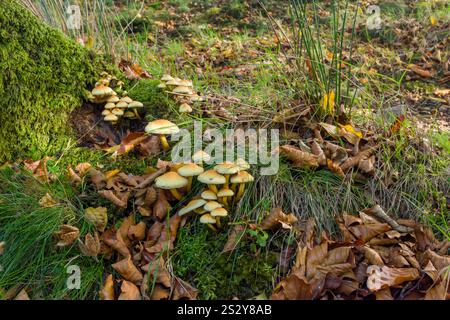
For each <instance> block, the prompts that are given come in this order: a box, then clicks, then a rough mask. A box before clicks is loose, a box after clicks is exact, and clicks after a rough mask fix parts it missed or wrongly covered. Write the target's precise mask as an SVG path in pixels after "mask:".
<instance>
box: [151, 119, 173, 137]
mask: <svg viewBox="0 0 450 320" xmlns="http://www.w3.org/2000/svg"><path fill="white" fill-rule="evenodd" d="M145 132H147V133H151V134H174V133H178V132H180V128H178V126H177V125H176V124H175V123H172V122H170V121H169V120H164V119H159V120H155V121H152V122H149V123H148V124H147V126H146V127H145Z"/></svg>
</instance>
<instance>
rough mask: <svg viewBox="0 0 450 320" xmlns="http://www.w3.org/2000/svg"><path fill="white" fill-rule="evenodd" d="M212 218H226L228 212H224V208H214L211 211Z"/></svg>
mask: <svg viewBox="0 0 450 320" xmlns="http://www.w3.org/2000/svg"><path fill="white" fill-rule="evenodd" d="M211 216H212V217H226V216H228V211H227V210H225V208H216V209H214V210H213V211H211Z"/></svg>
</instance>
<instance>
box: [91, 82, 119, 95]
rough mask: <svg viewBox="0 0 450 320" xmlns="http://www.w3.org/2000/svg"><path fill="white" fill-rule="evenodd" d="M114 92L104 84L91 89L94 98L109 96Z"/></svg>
mask: <svg viewBox="0 0 450 320" xmlns="http://www.w3.org/2000/svg"><path fill="white" fill-rule="evenodd" d="M113 92H114V90H113V89H111V88H110V87H107V86H105V85H102V84H101V85H99V86H97V87H95V88H94V89H93V90H92V95H93V96H94V97H96V98H102V97H106V96H110V95H111V94H112V93H113Z"/></svg>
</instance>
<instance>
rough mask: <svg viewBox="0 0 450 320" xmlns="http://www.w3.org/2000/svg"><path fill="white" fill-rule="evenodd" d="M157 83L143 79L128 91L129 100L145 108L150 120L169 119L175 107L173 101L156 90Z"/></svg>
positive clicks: (157, 81) (159, 90)
mask: <svg viewBox="0 0 450 320" xmlns="http://www.w3.org/2000/svg"><path fill="white" fill-rule="evenodd" d="M159 83H160V82H159V80H151V79H144V80H141V81H139V82H138V83H137V84H136V85H135V86H134V87H133V88H132V89H131V90H129V91H128V93H129V96H130V98H132V99H133V100H136V101H140V102H142V103H143V104H144V105H145V106H146V108H147V115H148V116H149V117H150V118H168V117H170V115H171V112H172V110H173V107H174V105H175V103H174V101H173V100H172V99H171V98H170V97H169V96H168V95H167V94H166V93H165V92H164V91H163V90H162V89H159V88H158V84H159Z"/></svg>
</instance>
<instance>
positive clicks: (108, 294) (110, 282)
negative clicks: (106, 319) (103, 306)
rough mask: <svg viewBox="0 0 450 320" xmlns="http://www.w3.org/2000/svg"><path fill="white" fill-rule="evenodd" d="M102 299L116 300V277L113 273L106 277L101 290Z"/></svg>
mask: <svg viewBox="0 0 450 320" xmlns="http://www.w3.org/2000/svg"><path fill="white" fill-rule="evenodd" d="M99 294H100V299H101V300H114V299H115V294H114V279H113V275H112V274H110V275H108V276H107V277H106V280H105V283H104V284H103V287H102V289H101V290H100V293H99Z"/></svg>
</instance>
